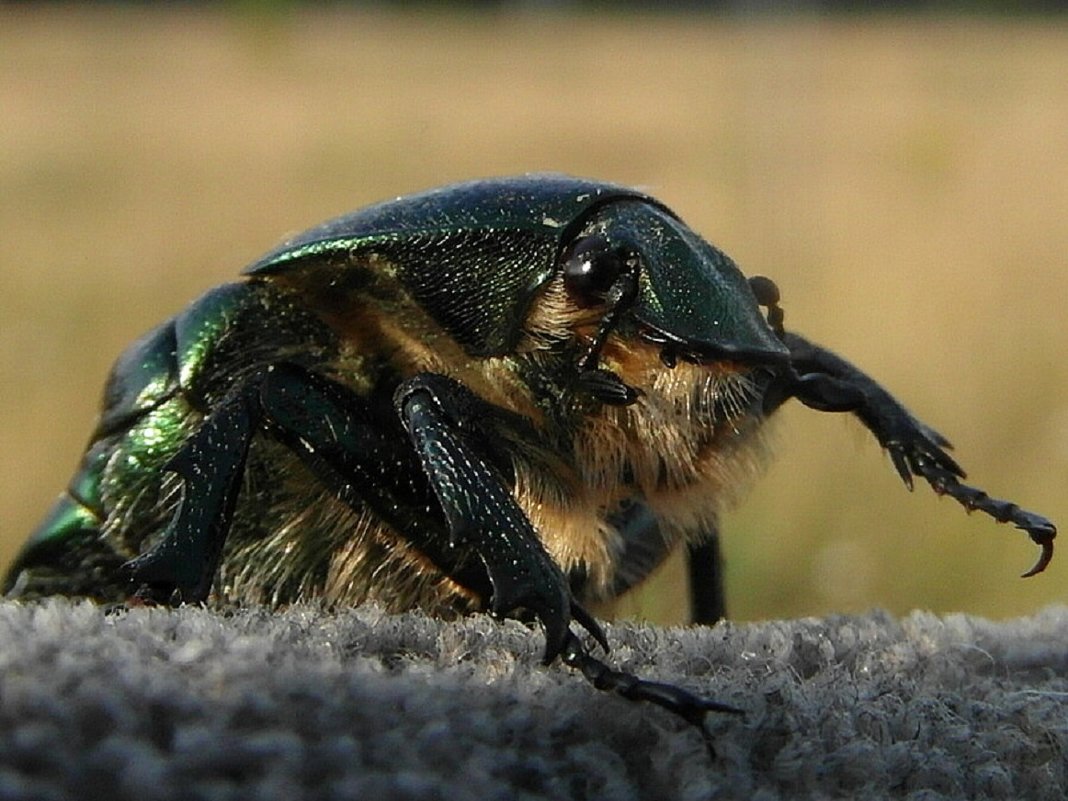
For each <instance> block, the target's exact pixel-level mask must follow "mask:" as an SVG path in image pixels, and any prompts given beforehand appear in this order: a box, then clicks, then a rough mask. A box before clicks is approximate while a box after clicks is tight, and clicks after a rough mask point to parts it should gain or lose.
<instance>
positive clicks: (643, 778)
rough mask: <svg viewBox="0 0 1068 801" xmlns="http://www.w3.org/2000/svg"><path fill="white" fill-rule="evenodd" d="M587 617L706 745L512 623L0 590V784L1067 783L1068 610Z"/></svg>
mask: <svg viewBox="0 0 1068 801" xmlns="http://www.w3.org/2000/svg"><path fill="white" fill-rule="evenodd" d="M608 631H609V639H610V640H611V642H612V644H613V651H612V654H611V656H610V657H609V660H608V661H610V662H612V663H613V664H615V665H617V666H622V667H625V668H627V669H629V670H633V671H635V672H637V673H639V674H641V675H643V676H646V677H655V678H659V679H662V680H665V681H674V682H679V683H682V684H684V685H685V686H687V687H690V688H693V689H698V690H700V691H702V692H706V693H708V694H711V695H713V696H714V697H716V698H718V699H720V700H723V701H727V702H730V703H734V704H736V705H738V706H741V707H744V708H745V709H746V710H747V713H748V714H747V715H746V717H745V718H744V719H738V718H733V717H730V716H713V717H711V718H710V719H709V728H710V730H711V731H712V732H713V734H714V740H715V746H716V750H717V752H718V757H717V759H716V760H715V761H712V760H710V758H709V756H708V754H707V752H706V751H705V748H704V745H703V743H702V740H701V738H700V736H699V735H698V733H697V732H696V731H695V730H694V729H692V728H691V727H689V726H688V725H687V724H685V723H683V722H681V721H679V720H677V719H676V718H674V717H673V716H671V715H669V714H667V713H665V712H664V711H663V710H660V709H657V708H652V707H649V706H648V705H640V704H634V703H630V702H627V701H625V700H623V699H620V698H618V697H614V696H609V695H606V694H604V693H601V692H598V691H596V690H594V689H593V688H591V687H590V686H589V685H588V684H586V682H585V681H584V680H583V679H582V678H581V677H579V676H578V675H576V674H575V673H573V672H571V671H569V670H567V669H565V668H562V667H560V666H559V665H556V666H553V667H551V668H543V667H541V666H540V664H539V656H540V649H541V647H542V643H543V641H542V639H541V636H540V634H537V633H534V632H531V631H530V630H529V629H526V628H524V627H523V626H521V625H519V624H517V623H514V622H504V623H501V622H496V621H493V620H491V619H490V618H487V617H484V616H474V617H471V618H467V619H464V620H461V621H458V622H452V623H442V622H440V621H436V620H432V619H429V618H427V617H425V616H423V615H419V614H410V615H402V616H389V615H385V614H383V613H382V612H381V611H380V610H378V609H376V608H373V607H365V608H359V609H355V610H352V611H349V612H346V613H343V614H330V613H326V612H322V611H318V610H316V609H311V608H303V609H302V608H297V609H291V610H288V611H286V612H284V613H277V614H270V613H267V612H264V611H262V610H249V611H242V612H238V613H235V614H231V615H223V614H220V613H216V612H211V611H206V610H202V609H182V610H179V611H175V612H172V611H167V610H147V609H143V610H134V611H132V612H127V613H121V614H116V615H110V616H108V615H105V614H104V613H103V612H102V611H101V610H99V609H97V608H95V607H93V606H90V605H85V604H81V605H77V604H70V603H66V602H62V601H54V602H48V603H45V604H41V605H32V606H26V607H23V606H20V605H18V604H13V603H4V604H0V676H2V678H0V799H4V800H6V799H97V798H99V799H116V800H120V801H121V800H122V799H131V801H132V800H133V799H136V800H137V801H186V799H279V801H281V800H282V799H285V800H286V801H291V800H298V801H299V799H305V798H307V799H313V798H314V799H346V798H352V799H372V800H373V799H399V800H401V801H404V800H406V799H443V800H445V799H447V800H448V801H453V800H454V799H456V800H457V801H460V800H463V799H478V801H488V800H490V799H502V801H503V800H504V799H535V798H539V799H540V798H573V799H672V798H682V799H705V798H738V799H760V800H763V799H775V798H884V797H891V798H913V799H940V798H1026V799H1057V800H1058V801H1063V799H1064V798H1066V797H1068V607H1055V608H1051V609H1047V610H1045V611H1043V612H1041V613H1040V614H1038V615H1036V616H1034V617H1030V618H1023V619H1019V620H1012V621H1008V622H1005V623H993V622H989V621H986V620H982V619H977V618H972V617H967V616H963V615H953V616H949V617H946V618H938V617H935V616H933V615H929V614H924V613H914V614H912V615H910V616H908V617H906V618H904V619H901V620H897V619H894V618H892V617H890V616H888V615H885V614H879V613H874V614H871V615H867V616H861V617H833V618H828V619H824V620H817V619H805V620H796V621H776V622H769V623H763V624H754V625H749V624H747V625H723V626H717V627H714V628H705V629H697V628H690V629H659V628H653V627H648V626H639V625H629V624H622V625H616V626H611V627H609V629H608Z"/></svg>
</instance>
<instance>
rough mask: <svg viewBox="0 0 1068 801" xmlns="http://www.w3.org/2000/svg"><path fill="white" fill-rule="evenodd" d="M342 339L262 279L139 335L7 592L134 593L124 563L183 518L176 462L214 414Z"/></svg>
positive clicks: (116, 369)
mask: <svg viewBox="0 0 1068 801" xmlns="http://www.w3.org/2000/svg"><path fill="white" fill-rule="evenodd" d="M332 342H333V338H332V336H331V334H330V333H329V331H328V329H327V328H326V327H325V326H324V325H322V323H320V322H319V321H318V319H317V318H316V317H314V315H312V314H311V313H309V312H306V311H304V310H302V309H301V308H300V306H299V305H298V304H296V303H294V302H293V301H292V299H291V298H290V297H289V294H288V293H287V292H285V291H284V290H281V289H279V288H277V287H273V286H269V285H265V284H263V283H260V282H249V283H235V284H226V285H223V286H221V287H217V288H215V289H212V290H211V291H209V292H208V293H206V294H205V295H203V296H202V297H201V298H199V299H198V300H196V301H194V302H193V303H192V304H191V305H190V306H189V307H188V308H186V309H185V310H184V311H183V312H181V313H180V314H178V315H176V316H175V317H173V318H171V319H170V320H168V321H166V322H165V323H163V324H162V325H160V326H157V327H156V328H154V329H152V330H151V331H149V332H148V333H147V334H145V335H144V336H143V337H141V338H140V339H139V340H137V341H136V342H135V343H134V344H132V345H131V346H130V347H129V348H127V349H126V351H125V352H123V354H122V355H121V356H120V357H119V358H118V360H117V361H116V362H115V364H114V366H113V367H112V370H111V373H110V375H109V377H108V380H107V383H106V386H105V390H104V397H103V401H102V404H101V412H100V418H99V421H98V424H97V427H96V430H95V431H94V433H93V435H92V438H91V440H90V444H89V446H88V448H87V450H86V453H85V455H84V456H83V458H82V462H81V464H80V465H79V468H78V470H77V472H76V473H75V475H74V477H73V479H72V480H71V483H70V485H69V486H68V489H67V490H66V491H65V492H64V493H63V494H62V495H61V496H60V498H59V500H58V501H57V503H56V505H55V506H54V507H53V509H52V510H51V512H50V513H49V515H48V517H46V519H45V520H44V521H43V522H42V523H41V525H40V526H39V527H38V528H37V530H36V531H35V532H34V533H33V534H32V535H31V537H30V538H29V540H28V541H27V543H26V545H25V546H24V547H23V550H22V551H21V553H20V554H19V556H18V557H17V559H16V560H15V563H14V564H13V566H12V567H11V569H10V571H9V573H8V575H7V577H6V578H5V581H4V591H5V592H9V591H12V590H13V591H14V592H15V593H17V594H18V595H19V596H20V597H33V596H37V595H51V594H67V595H85V596H90V597H94V598H98V599H101V600H108V601H112V600H121V599H122V598H124V597H125V596H126V595H127V594H128V592H129V590H130V587H129V583H128V578H127V576H126V575H125V574H124V573H123V572H122V571H121V570H119V568H120V567H121V565H122V564H123V563H125V562H126V561H127V560H129V559H131V558H132V557H134V556H136V555H138V554H139V553H141V552H143V551H144V550H145V548H146V547H147V545H148V544H150V543H151V541H152V539H153V538H154V537H156V536H158V535H159V534H160V532H161V531H162V530H163V529H164V527H165V526H166V524H167V522H168V521H169V519H170V518H171V516H172V515H173V513H174V509H175V507H176V504H177V503H178V500H179V496H180V493H179V488H180V482H179V481H178V480H177V477H176V476H174V474H172V473H170V472H168V471H167V469H166V468H167V463H168V461H169V460H170V459H171V458H172V457H174V455H175V454H176V453H177V452H178V451H179V450H180V449H181V447H182V445H183V444H184V443H185V441H186V439H187V438H188V437H189V436H190V435H191V434H192V433H193V432H194V431H195V430H196V429H197V427H199V425H200V424H201V422H202V421H203V419H204V416H205V414H207V413H209V412H210V410H211V409H212V408H213V407H214V405H215V404H216V403H217V402H218V401H219V400H220V399H221V398H222V397H224V396H225V395H226V393H227V392H229V391H230V390H231V389H232V388H233V387H235V386H237V385H238V384H239V383H240V382H241V380H242V379H243V378H244V377H246V376H247V375H249V374H250V373H251V372H253V371H255V370H256V369H259V368H262V367H263V366H264V365H266V364H270V363H274V362H277V361H280V360H289V361H300V362H302V363H310V364H314V363H315V362H317V361H319V360H327V359H329V358H330V357H331V356H332V354H333V350H331V345H332ZM310 364H309V366H310Z"/></svg>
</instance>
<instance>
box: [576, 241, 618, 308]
mask: <svg viewBox="0 0 1068 801" xmlns="http://www.w3.org/2000/svg"><path fill="white" fill-rule="evenodd" d="M625 267H626V264H625V262H624V260H623V257H622V256H621V255H620V253H618V252H617V251H615V250H613V249H612V247H611V245H609V244H608V240H607V239H606V238H605V237H604V236H602V235H601V234H594V235H592V236H584V237H583V238H582V239H579V240H578V241H576V242H575V243H574V244H573V245H571V247H570V248H569V249H568V250H567V251H565V252H564V286H566V287H567V289H568V291H569V292H570V293H571V294H572V295H573V296H574V297H575V299H576V300H577V301H578V302H579V303H581V304H583V305H592V304H594V303H598V302H600V301H602V300H604V297H605V294H606V293H607V292H608V290H609V289H611V287H612V284H614V283H615V281H616V279H617V278H618V277H619V274H620V273H621V272H623V270H624V269H625Z"/></svg>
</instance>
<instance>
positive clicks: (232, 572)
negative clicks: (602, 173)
mask: <svg viewBox="0 0 1068 801" xmlns="http://www.w3.org/2000/svg"><path fill="white" fill-rule="evenodd" d="M244 275H245V277H244V279H243V280H242V281H240V282H236V283H230V284H225V285H223V286H220V287H216V288H214V289H211V290H209V291H208V292H207V293H206V294H204V295H203V296H202V297H201V298H199V299H198V300H196V301H194V302H193V303H192V304H191V305H190V306H189V307H188V308H186V309H185V310H184V311H182V312H180V313H178V314H177V315H176V316H175V317H173V318H171V319H170V320H167V321H166V322H164V323H162V324H161V325H159V326H158V327H156V328H154V329H153V330H151V331H149V332H148V333H147V334H145V335H144V336H143V337H141V338H140V339H139V340H137V341H136V342H134V343H133V344H132V345H131V346H130V347H129V348H128V349H127V350H126V351H125V352H124V353H123V354H122V355H121V356H120V357H119V359H118V361H117V362H116V363H115V366H114V367H113V369H112V372H111V375H110V377H109V378H108V380H107V384H106V386H105V390H104V399H103V404H102V410H101V414H100V419H99V421H98V424H97V427H96V429H95V431H94V432H93V433H92V435H91V437H90V442H89V445H88V447H87V449H86V451H85V454H84V455H83V457H82V461H81V463H80V465H79V467H78V468H77V470H76V472H75V475H74V477H73V479H72V480H71V482H70V484H69V486H68V487H67V489H66V490H65V491H64V492H63V493H62V494H61V496H60V498H59V500H58V501H57V502H56V505H55V506H54V507H53V509H52V511H51V512H50V513H49V515H48V516H47V518H46V519H45V520H44V522H43V523H42V524H41V525H40V527H39V528H38V529H37V530H36V531H35V532H34V533H33V534H32V535H31V536H30V538H29V540H28V542H27V543H26V545H25V546H24V548H23V549H22V551H21V553H20V554H19V555H18V557H17V559H16V561H15V563H14V564H13V566H12V567H11V568H10V570H9V572H8V574H7V577H6V579H5V585H4V591H5V593H6V594H7V596H8V597H10V598H18V599H34V598H39V597H42V596H47V595H54V594H61V595H69V596H83V597H89V598H93V599H97V600H98V601H100V602H104V603H116V604H123V603H132V602H136V603H155V604H180V603H193V602H201V601H205V600H208V599H213V600H216V601H218V602H221V603H228V602H234V603H258V604H268V605H271V606H279V605H284V604H289V603H295V602H300V601H318V602H322V603H326V604H329V605H335V606H336V605H350V604H358V603H361V602H364V601H368V600H374V601H377V602H379V603H381V604H383V605H384V606H385V607H387V608H389V609H392V610H403V609H409V608H414V607H420V608H423V609H425V610H427V611H429V612H431V613H434V614H438V615H456V614H462V613H465V612H470V611H476V610H488V611H491V612H492V613H494V614H496V615H515V616H523V617H526V618H529V619H533V620H537V621H538V622H540V623H541V625H542V626H543V628H544V630H545V637H546V646H545V661H546V663H549V662H552V661H553V660H554V659H556V658H557V657H560V658H562V659H563V661H564V662H565V663H567V664H568V665H570V666H572V667H574V668H577V669H579V670H580V671H581V672H582V673H583V674H584V675H585V676H586V677H587V678H588V679H589V680H590V681H592V682H593V683H594V684H595V685H596V686H597V687H598V688H601V689H607V690H612V691H615V692H618V693H620V694H621V695H623V696H625V697H627V698H632V699H635V700H643V701H649V702H652V703H655V704H658V705H660V706H663V707H665V708H666V709H668V710H670V711H672V712H674V713H676V714H678V715H680V716H682V717H683V718H685V719H686V720H689V721H691V722H693V723H695V724H698V725H701V724H702V721H703V719H704V716H705V714H706V713H707V712H708V711H710V710H715V711H726V712H735V711H738V710H736V709H734V708H733V707H731V706H728V705H726V704H721V703H718V702H716V701H712V700H709V699H706V698H703V697H701V696H698V695H695V694H693V693H691V692H689V691H687V690H684V689H682V688H679V687H674V686H672V685H666V684H661V683H657V682H653V681H648V680H644V679H639V678H637V677H635V676H632V675H630V674H627V673H623V672H620V671H616V670H614V669H612V668H611V667H609V666H608V665H607V664H605V663H604V662H602V661H601V660H600V659H598V658H596V657H594V656H593V654H592V653H591V646H590V645H589V644H588V643H587V639H586V637H585V636H583V630H585V632H586V634H587V635H589V636H590V637H592V639H593V640H594V641H596V643H599V644H600V645H601V646H603V647H604V648H605V649H606V650H607V643H606V641H605V637H604V635H603V633H602V632H601V629H600V627H599V626H598V624H597V622H596V621H595V619H594V618H593V616H592V615H591V614H590V613H589V612H587V611H586V610H587V607H589V606H591V605H592V604H595V603H597V602H602V601H610V600H611V599H613V598H615V597H617V596H619V595H621V594H622V593H624V592H626V591H627V590H629V589H630V588H632V587H634V586H635V585H637V584H639V583H640V582H641V581H642V580H643V579H645V578H646V577H647V576H648V575H649V574H650V573H651V572H652V571H653V570H654V569H655V568H656V567H657V566H658V565H659V564H660V563H661V562H662V561H663V560H664V559H665V558H666V557H667V556H668V555H669V554H670V553H671V552H673V551H674V550H676V549H679V548H684V549H686V551H687V554H688V558H689V563H690V573H691V585H692V595H693V597H692V606H693V616H694V619H695V621H697V622H714V621H715V620H717V619H719V618H720V617H722V616H723V614H724V609H725V606H724V600H723V591H722V568H721V561H720V556H719V545H718V531H717V517H718V515H719V513H720V510H721V509H722V507H723V504H724V502H725V501H727V500H730V499H733V498H735V497H736V496H737V495H738V494H739V492H740V491H741V489H742V488H744V486H745V485H746V483H747V481H748V480H749V478H750V477H751V476H753V475H754V474H755V473H756V472H757V469H758V468H759V466H760V465H761V464H762V463H763V462H764V460H765V459H766V456H767V454H766V449H765V447H764V443H763V440H762V436H761V432H762V430H763V426H764V423H765V421H767V420H768V418H769V417H771V416H772V415H773V414H774V413H775V411H776V410H777V409H778V408H779V407H780V406H782V404H783V403H785V402H786V401H788V400H790V399H791V398H793V399H796V400H798V401H800V402H801V403H802V404H804V405H805V406H808V407H810V408H812V409H815V410H819V411H827V412H847V413H851V414H853V415H855V416H856V417H857V418H858V419H859V420H860V422H861V423H862V424H863V425H864V426H865V427H866V428H868V429H869V430H870V431H871V433H872V434H873V435H874V436H875V438H876V440H877V441H878V442H879V444H880V445H881V446H882V447H883V448H884V449H885V450H886V451H887V452H888V454H889V456H890V459H891V462H892V464H893V466H894V468H895V469H896V470H897V472H898V474H899V475H900V476H901V478H902V480H903V481H904V482H905V484H906V485H907V486H908V487H909V488H910V489H911V488H912V485H913V481H914V479H915V478H921V479H923V480H925V481H926V482H927V483H929V484H930V485H931V487H932V488H933V489H934V490H935V491H936V492H938V493H939V494H944V495H948V496H949V497H951V498H953V499H955V500H957V501H958V502H960V503H961V504H962V505H963V506H964V507H965V508H966V509H968V510H973V509H974V510H979V511H981V512H984V513H986V514H988V515H990V516H992V517H993V518H995V519H996V520H998V521H1001V522H1009V523H1012V524H1014V525H1015V526H1016V527H1017V528H1019V529H1022V530H1023V531H1024V532H1026V533H1027V534H1028V535H1029V536H1030V538H1031V539H1032V540H1033V541H1034V542H1035V543H1037V544H1038V545H1039V546H1040V547H1041V553H1040V556H1039V558H1038V561H1037V562H1036V563H1035V565H1034V567H1033V568H1031V569H1030V570H1029V571H1027V573H1025V575H1028V576H1029V575H1034V574H1036V573H1039V572H1041V571H1042V570H1043V569H1044V568H1045V567H1046V565H1047V564H1048V563H1049V561H1050V559H1051V558H1052V555H1053V540H1054V537H1055V535H1056V529H1055V527H1054V526H1053V524H1052V523H1051V522H1050V521H1048V520H1046V519H1045V518H1043V517H1041V516H1039V515H1037V514H1034V513H1031V512H1028V511H1025V510H1023V509H1021V508H1020V507H1019V506H1017V505H1016V504H1014V503H1011V502H1008V501H1003V500H998V499H995V498H992V497H990V496H989V495H987V494H986V493H985V492H983V491H982V490H979V489H976V488H974V487H971V486H969V485H967V484H964V483H962V479H963V478H964V472H963V470H962V469H961V468H960V467H959V465H958V464H957V463H956V461H954V459H953V458H952V457H950V456H949V454H948V453H947V448H948V447H949V443H948V441H947V440H946V439H945V438H944V437H943V436H942V435H940V434H939V433H937V432H936V431H935V430H934V429H932V428H930V427H929V426H927V425H925V424H924V423H922V422H920V421H919V420H917V419H916V418H915V417H913V416H912V414H911V413H910V412H909V411H907V410H906V408H905V407H904V406H903V405H901V404H900V403H899V402H898V401H897V400H896V399H895V398H894V397H893V396H892V395H891V394H890V393H889V392H888V391H887V390H885V389H884V388H883V387H881V386H880V385H879V384H878V383H876V381H875V380H874V379H872V378H871V377H869V376H868V375H866V374H865V373H864V372H862V371H861V370H860V369H858V368H857V367H854V366H853V365H852V364H850V363H849V362H847V361H845V360H844V359H842V358H841V357H839V356H837V355H835V354H834V353H833V352H831V351H830V350H827V349H825V348H823V347H821V346H819V345H816V344H813V343H811V342H809V341H808V340H806V339H805V338H804V337H802V336H801V335H799V334H796V333H794V332H793V331H791V330H788V329H786V328H785V327H784V314H783V309H782V307H781V306H780V298H779V291H778V289H777V288H776V286H775V284H774V283H772V281H770V280H769V279H767V278H763V277H753V278H749V279H747V278H746V277H745V276H743V274H742V273H741V271H740V270H739V269H738V267H737V266H736V265H735V264H734V262H733V261H731V259H730V258H729V257H728V256H726V255H725V254H724V253H723V252H722V251H720V250H718V249H717V248H715V247H714V246H712V245H711V244H709V243H708V242H706V241H705V240H704V239H702V238H701V237H700V236H699V235H698V234H697V233H695V232H694V231H692V230H691V229H690V228H689V227H687V225H686V224H685V223H684V222H682V220H680V219H679V218H678V217H677V216H676V215H675V214H674V213H673V212H672V211H671V210H670V209H669V208H667V207H666V206H665V205H663V204H662V203H661V202H660V201H658V200H656V199H654V198H652V197H650V196H648V195H646V194H644V193H642V192H639V191H635V190H632V189H628V188H626V187H623V186H617V185H614V184H609V183H603V182H598V181H592V180H584V179H578V178H570V177H567V176H562V175H527V176H519V177H512V178H500V179H491V180H482V181H472V182H468V183H462V184H455V185H451V186H445V187H442V188H439V189H434V190H431V191H428V192H424V193H421V194H416V195H410V196H406V197H400V198H397V199H395V200H390V201H386V202H383V203H379V204H376V205H373V206H370V207H367V208H365V209H362V210H360V211H357V212H355V213H352V214H349V215H347V216H344V217H339V218H337V219H335V220H331V221H329V222H326V223H323V224H322V225H319V226H317V227H315V228H312V229H310V230H308V231H306V232H304V233H302V234H300V235H298V236H296V237H294V238H293V239H291V240H289V241H288V242H285V243H284V244H283V245H281V246H280V247H278V248H277V249H275V250H273V251H271V252H270V253H268V254H267V255H266V256H264V257H263V258H262V259H260V260H258V261H256V262H255V263H253V264H252V265H251V266H249V267H248V268H247V269H246V270H245V274H244Z"/></svg>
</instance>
